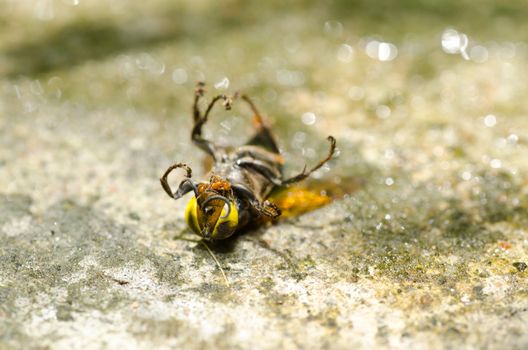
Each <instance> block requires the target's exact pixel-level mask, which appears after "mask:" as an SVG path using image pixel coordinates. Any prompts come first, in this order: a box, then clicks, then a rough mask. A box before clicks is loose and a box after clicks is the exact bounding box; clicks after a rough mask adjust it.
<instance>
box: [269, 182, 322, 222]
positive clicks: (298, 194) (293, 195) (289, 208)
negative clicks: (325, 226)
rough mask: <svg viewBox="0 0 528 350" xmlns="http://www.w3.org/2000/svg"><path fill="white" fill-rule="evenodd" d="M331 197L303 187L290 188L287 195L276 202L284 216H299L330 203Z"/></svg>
mask: <svg viewBox="0 0 528 350" xmlns="http://www.w3.org/2000/svg"><path fill="white" fill-rule="evenodd" d="M330 201H331V198H330V197H329V196H327V195H323V194H320V193H317V192H314V191H309V190H306V189H303V188H290V189H288V191H287V193H286V195H285V196H281V198H278V199H275V200H274V202H275V204H277V206H278V207H279V208H280V209H281V210H282V216H283V217H292V216H297V215H300V214H303V213H306V212H308V211H311V210H315V209H317V208H320V207H322V206H324V205H326V204H328V203H330Z"/></svg>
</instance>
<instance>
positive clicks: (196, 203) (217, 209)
mask: <svg viewBox="0 0 528 350" xmlns="http://www.w3.org/2000/svg"><path fill="white" fill-rule="evenodd" d="M185 219H186V221H187V224H188V225H189V227H190V228H191V229H192V230H193V231H194V232H195V233H196V234H198V235H200V236H202V237H203V238H204V239H205V240H208V241H213V240H220V239H224V238H227V237H229V236H231V235H232V234H233V233H234V232H235V230H236V228H237V226H238V209H237V206H236V203H235V199H234V196H233V191H232V190H231V185H230V184H229V182H227V181H225V180H222V179H219V178H218V177H212V178H211V181H210V183H208V184H207V183H201V184H199V185H198V186H197V188H196V192H195V196H194V197H192V198H191V199H190V200H189V202H188V203H187V208H186V210H185Z"/></svg>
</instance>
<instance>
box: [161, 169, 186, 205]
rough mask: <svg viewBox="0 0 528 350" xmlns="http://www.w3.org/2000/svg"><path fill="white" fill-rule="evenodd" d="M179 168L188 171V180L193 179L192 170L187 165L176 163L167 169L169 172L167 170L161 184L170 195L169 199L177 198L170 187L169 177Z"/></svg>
mask: <svg viewBox="0 0 528 350" xmlns="http://www.w3.org/2000/svg"><path fill="white" fill-rule="evenodd" d="M178 168H183V169H185V171H186V174H185V175H186V177H187V178H188V179H190V178H191V176H192V169H191V168H190V167H189V166H188V165H187V164H185V163H176V164H173V165H171V166H170V167H168V168H167V170H165V173H163V176H162V177H161V178H160V183H161V187H163V189H164V190H165V192H166V193H167V194H168V195H169V197H171V198H174V199H176V198H175V193H173V192H172V189H171V187H170V185H169V182H168V181H167V177H168V176H169V174H170V173H171V172H172V171H173V170H174V169H178Z"/></svg>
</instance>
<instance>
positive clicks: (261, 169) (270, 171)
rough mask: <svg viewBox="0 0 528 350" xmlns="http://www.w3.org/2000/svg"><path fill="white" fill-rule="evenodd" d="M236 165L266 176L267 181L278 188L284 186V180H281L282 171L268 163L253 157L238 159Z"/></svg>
mask: <svg viewBox="0 0 528 350" xmlns="http://www.w3.org/2000/svg"><path fill="white" fill-rule="evenodd" d="M236 164H237V165H238V166H240V167H243V168H246V169H251V170H253V171H255V172H257V173H259V174H260V175H262V176H264V177H265V178H266V180H268V181H269V182H271V183H273V184H274V185H276V186H281V185H282V180H281V179H280V175H281V173H280V171H279V170H277V169H276V168H274V167H272V166H271V165H270V164H268V163H266V162H263V161H261V160H257V159H255V158H251V157H244V158H241V159H238V160H237V162H236Z"/></svg>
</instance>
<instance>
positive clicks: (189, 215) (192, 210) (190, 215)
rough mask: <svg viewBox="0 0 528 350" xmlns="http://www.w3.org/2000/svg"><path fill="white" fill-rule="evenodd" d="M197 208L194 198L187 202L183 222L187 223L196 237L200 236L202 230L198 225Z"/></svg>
mask: <svg viewBox="0 0 528 350" xmlns="http://www.w3.org/2000/svg"><path fill="white" fill-rule="evenodd" d="M197 210H198V206H197V204H196V197H192V198H191V199H190V200H189V202H188V203H187V207H186V208H185V221H187V225H189V227H190V228H191V230H193V232H194V233H196V234H197V235H201V232H202V230H201V229H200V225H199V224H198V212H197Z"/></svg>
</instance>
